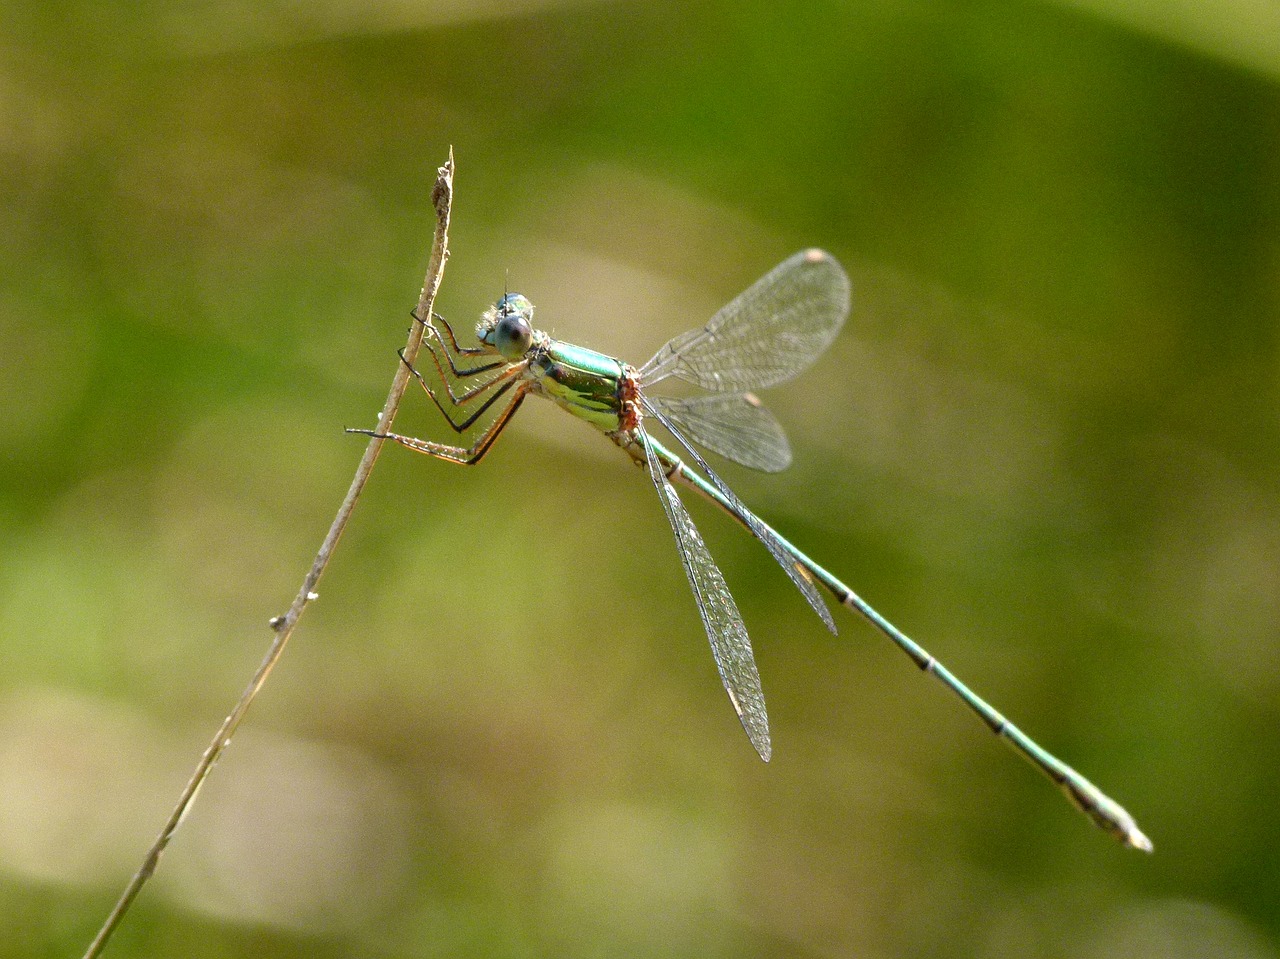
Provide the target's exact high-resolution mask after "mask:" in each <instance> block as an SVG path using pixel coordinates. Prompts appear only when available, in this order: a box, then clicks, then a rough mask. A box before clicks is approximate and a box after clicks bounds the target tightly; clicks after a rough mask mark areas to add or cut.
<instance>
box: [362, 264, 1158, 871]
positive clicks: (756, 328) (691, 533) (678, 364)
mask: <svg viewBox="0 0 1280 959" xmlns="http://www.w3.org/2000/svg"><path fill="white" fill-rule="evenodd" d="M848 313H849V278H848V276H847V275H846V274H845V271H844V269H843V268H842V267H841V266H840V264H839V263H838V262H837V261H836V260H835V258H834V257H832V256H831V255H830V254H829V253H826V252H824V251H822V250H816V249H810V250H803V251H801V252H799V253H797V254H795V255H794V256H792V257H790V258H789V259H787V260H786V261H784V262H783V263H781V264H779V265H778V266H777V267H775V268H774V269H773V270H772V271H771V272H769V273H767V274H766V275H765V276H763V277H762V278H761V279H759V280H757V281H756V283H755V284H753V285H752V286H751V287H750V288H749V289H748V290H746V292H744V293H742V294H741V295H740V296H738V297H737V298H736V299H735V300H733V301H732V302H731V303H729V304H728V305H727V306H725V307H724V308H723V309H721V310H720V311H719V312H718V313H716V315H715V316H713V317H712V318H711V320H710V321H709V322H708V323H707V324H706V325H705V326H703V327H700V328H698V329H694V330H690V331H689V332H687V333H684V334H681V335H680V336H677V337H676V338H675V339H673V340H671V341H670V342H668V343H667V344H666V345H665V346H663V347H662V349H660V350H658V352H657V353H656V354H654V356H653V358H652V359H650V360H649V362H647V363H645V364H644V365H643V366H641V367H640V368H638V369H637V368H636V367H633V366H630V365H628V364H626V363H623V362H622V361H621V360H617V359H614V358H613V357H611V356H606V355H605V354H603V353H597V352H596V351H594V350H589V349H584V348H583V347H580V346H574V345H572V344H570V343H564V342H561V341H559V340H555V339H553V338H552V337H551V336H549V335H548V334H547V333H544V332H542V331H541V330H537V329H535V328H534V326H533V304H531V303H530V302H529V300H528V299H526V298H525V297H524V296H521V295H520V294H519V293H508V294H506V295H504V296H503V297H502V299H500V300H499V301H498V302H497V303H496V304H495V305H494V306H493V307H492V308H491V309H489V310H488V311H486V312H485V314H484V316H483V317H482V319H481V321H480V323H479V325H478V326H477V327H476V337H477V339H478V340H479V343H480V345H479V346H475V347H467V346H462V345H460V344H459V343H458V340H457V338H456V336H455V335H454V332H453V328H452V327H451V326H450V325H449V324H448V323H447V322H446V321H445V320H444V318H443V317H440V316H438V315H437V316H433V317H432V319H431V320H427V321H424V327H425V330H424V340H423V347H424V349H425V351H426V352H427V355H428V356H429V357H430V360H431V363H432V365H433V366H434V367H435V370H436V373H437V374H438V380H436V382H435V383H432V382H429V381H428V380H427V378H425V377H424V376H423V375H422V374H421V373H420V372H419V371H418V370H417V369H414V368H413V367H412V366H411V367H410V370H411V372H412V373H413V375H414V376H415V377H416V378H417V381H418V382H419V383H420V384H421V386H422V388H423V389H424V390H425V391H426V393H427V395H428V396H429V397H431V399H432V400H433V401H434V402H435V405H436V406H437V407H438V408H439V410H440V412H441V413H442V414H443V415H444V418H445V420H446V421H447V422H448V424H449V426H450V427H451V428H452V429H453V430H454V432H456V433H457V434H459V436H462V435H463V434H465V433H468V431H470V430H472V428H473V427H475V425H476V424H477V423H478V422H479V421H480V420H481V418H482V417H485V416H486V414H490V411H491V410H495V408H496V412H495V413H492V414H490V415H491V417H492V418H491V419H489V420H488V422H487V425H485V426H484V427H483V428H482V429H481V431H480V433H479V434H478V435H477V436H476V437H475V441H474V442H473V443H472V444H471V445H470V446H467V447H463V446H452V445H448V444H444V443H436V442H431V441H429V440H421V439H415V438H414V437H411V436H401V435H399V434H397V433H380V432H377V431H375V430H351V432H355V433H364V434H366V435H369V436H376V437H379V438H382V439H389V440H394V441H395V442H397V443H399V444H401V445H402V446H405V447H408V448H409V449H411V450H415V451H416V452H419V453H426V454H428V455H430V456H435V457H437V458H439V459H442V460H447V461H448V462H450V463H459V464H462V465H465V466H470V465H473V464H475V463H478V462H480V460H481V459H483V458H484V455H485V454H486V453H487V452H488V451H489V450H490V448H491V447H492V446H493V444H494V441H495V440H497V438H498V436H499V435H500V434H501V433H502V431H503V429H505V428H506V426H507V424H508V423H510V421H511V417H512V416H514V415H515V413H516V411H517V410H518V409H519V408H520V404H521V403H523V402H524V400H525V397H527V396H530V395H534V396H541V397H544V398H546V399H549V400H551V401H552V402H554V403H556V404H557V405H558V406H560V407H562V408H564V409H565V410H567V411H568V412H570V413H572V414H573V415H574V416H577V417H579V418H580V419H583V420H586V421H587V422H588V423H590V424H591V425H592V426H594V427H596V428H597V429H599V430H600V431H601V432H603V433H604V434H605V435H606V436H607V437H609V439H611V440H612V441H613V442H614V443H616V444H617V445H618V446H619V447H621V448H622V449H623V450H624V451H626V452H627V453H628V454H629V455H630V456H631V457H632V459H633V460H635V462H636V463H637V464H638V465H641V466H643V467H644V468H645V469H646V470H647V471H648V474H649V477H650V479H652V481H653V485H654V487H655V488H656V489H657V491H658V496H659V498H660V499H661V501H662V506H663V509H664V510H665V512H666V514H667V519H668V520H669V521H670V523H671V529H672V530H673V532H674V533H675V539H676V548H677V551H678V552H679V555H680V561H681V563H682V564H683V565H684V570H685V573H686V575H687V576H688V578H689V585H690V586H691V587H692V589H693V595H694V598H695V599H696V601H697V606H698V612H699V613H700V614H701V616H702V623H703V626H704V627H705V628H706V631H707V637H708V639H710V641H711V651H712V653H713V655H714V656H715V660H716V666H717V667H718V668H719V670H720V678H721V679H722V680H723V682H724V688H725V690H726V691H727V692H728V694H729V699H730V701H731V702H732V703H733V708H734V710H735V712H736V713H737V714H738V718H739V719H740V720H741V722H742V726H743V728H744V729H745V730H746V732H747V736H748V737H749V738H750V740H751V743H752V745H754V746H755V748H756V751H757V752H759V754H760V757H761V758H762V759H764V760H765V761H768V759H769V756H770V752H771V745H770V741H769V720H768V716H767V714H766V713H765V705H764V695H763V693H762V692H761V689H760V675H759V673H758V672H757V670H756V663H755V657H754V655H753V654H752V651H751V641H750V640H749V639H748V638H747V631H746V628H745V627H744V626H743V623H742V617H741V616H740V615H739V613H738V608H737V605H736V604H735V603H734V601H733V596H732V595H731V594H730V592H729V588H728V586H727V585H726V584H725V581H724V576H723V575H722V574H721V572H720V570H719V569H718V568H717V567H716V564H715V561H714V560H713V559H712V558H711V554H710V552H708V550H707V547H706V545H705V544H704V543H703V541H702V537H701V535H699V533H698V530H697V528H696V527H695V526H694V524H693V520H692V518H691V517H690V516H689V513H688V512H687V511H686V510H685V507H684V504H683V503H681V502H680V498H679V496H678V495H677V494H676V490H675V487H674V486H673V485H672V481H673V480H674V481H676V482H678V483H681V484H683V485H685V486H687V487H689V488H691V489H693V490H694V491H696V492H697V493H699V494H701V495H702V496H704V497H706V498H707V499H708V500H710V501H711V502H712V503H714V504H715V505H717V506H719V507H720V508H721V509H722V510H724V511H725V512H726V513H728V514H729V515H730V516H731V517H733V518H734V519H735V520H737V521H738V522H740V523H741V524H742V525H743V526H745V527H746V528H747V529H748V530H749V531H750V532H751V533H752V535H754V536H755V537H756V539H758V540H760V542H761V543H763V544H764V546H765V547H766V548H767V549H768V550H769V552H770V554H771V555H772V556H773V558H774V559H775V560H777V562H778V564H779V565H780V566H782V568H783V570H784V571H785V572H786V574H787V575H788V576H789V577H790V578H791V581H792V582H793V583H794V584H795V585H796V587H797V588H798V589H799V590H800V592H801V594H803V596H804V598H805V599H806V600H807V601H808V603H809V605H810V606H812V607H813V609H814V611H815V612H816V613H817V614H818V616H820V617H821V618H822V621H823V622H824V623H825V624H826V626H827V628H828V629H830V630H831V632H833V633H834V632H835V631H836V626H835V622H834V621H833V620H832V618H831V613H830V611H829V610H828V609H827V606H826V603H825V602H824V601H823V599H822V596H821V595H820V594H819V592H818V590H817V588H816V586H815V582H816V583H820V584H821V585H822V586H823V587H825V588H826V589H827V590H829V591H830V592H831V594H832V595H833V596H834V597H835V598H836V600H837V601H839V602H840V603H841V604H842V605H844V606H848V607H849V608H851V609H853V610H856V611H857V612H859V613H861V614H862V615H863V616H864V617H866V618H867V619H868V620H869V621H870V622H871V623H872V625H874V626H875V627H876V628H877V629H879V630H880V631H881V632H882V633H884V634H885V635H886V636H888V637H889V639H891V640H893V642H894V643H896V644H897V645H898V647H899V648H901V649H902V651H903V652H905V653H906V654H907V655H908V656H910V657H911V659H912V661H913V662H914V663H915V664H916V665H917V666H918V667H920V669H922V670H924V671H925V672H926V673H930V674H932V675H933V676H935V677H937V678H938V679H939V680H940V681H941V682H942V683H943V685H945V686H946V687H947V688H948V689H950V690H951V691H952V692H953V693H955V694H956V695H957V696H959V697H960V699H961V700H963V701H964V703H965V704H966V705H967V706H968V707H969V708H970V709H971V710H973V711H974V712H975V713H977V714H978V716H979V717H980V718H981V719H982V720H983V722H985V723H986V724H987V726H989V727H990V728H991V730H992V732H994V733H995V734H996V735H998V736H1000V737H1001V738H1003V739H1005V740H1006V741H1007V742H1008V743H1010V745H1011V746H1012V747H1013V748H1014V749H1015V750H1017V751H1018V752H1019V753H1021V754H1022V755H1023V756H1024V757H1025V758H1026V759H1028V760H1030V761H1031V763H1032V764H1033V765H1035V767H1036V768H1037V769H1039V770H1040V771H1041V772H1043V773H1044V774H1045V775H1046V776H1048V777H1049V779H1050V780H1052V781H1053V782H1054V783H1056V784H1057V786H1058V787H1059V788H1060V789H1061V790H1062V791H1063V793H1065V794H1066V796H1067V798H1068V799H1069V800H1071V802H1072V803H1073V804H1075V805H1076V806H1077V807H1078V808H1079V809H1080V810H1082V811H1083V812H1084V813H1085V814H1086V815H1088V816H1089V817H1090V818H1091V819H1092V820H1093V821H1094V822H1095V823H1097V825H1099V826H1100V827H1102V828H1103V829H1104V830H1106V831H1107V832H1109V833H1110V834H1111V835H1113V836H1115V837H1116V838H1117V839H1119V840H1120V841H1121V842H1123V843H1125V844H1126V845H1129V846H1133V847H1134V848H1136V849H1141V850H1144V851H1146V852H1150V851H1151V848H1152V846H1151V841H1150V840H1149V839H1147V837H1146V836H1145V835H1143V833H1142V831H1141V830H1140V829H1139V828H1138V825H1137V823H1135V822H1134V820H1133V817H1132V816H1130V815H1129V814H1128V813H1127V812H1125V810H1124V809H1123V808H1122V807H1121V806H1120V805H1119V804H1118V803H1116V802H1115V801H1113V800H1112V799H1110V798H1108V797H1107V796H1106V795H1104V794H1103V793H1102V791H1101V790H1100V789H1098V788H1097V787H1096V786H1094V785H1093V783H1091V782H1089V780H1087V779H1085V778H1084V777H1083V776H1081V775H1080V774H1079V773H1077V772H1076V771H1075V770H1074V769H1072V768H1071V767H1070V766H1068V765H1066V764H1065V763H1063V762H1062V761H1061V760H1059V759H1058V758H1056V757H1055V756H1053V755H1052V754H1050V753H1049V752H1047V751H1046V750H1044V749H1043V748H1041V747H1040V746H1039V745H1038V744H1037V743H1036V742H1035V741H1034V740H1032V739H1031V738H1030V737H1028V736H1027V735H1026V734H1025V733H1023V732H1022V731H1021V730H1019V729H1018V728H1017V727H1016V726H1014V725H1013V724H1012V723H1010V722H1009V721H1008V720H1007V719H1005V718H1004V716H1002V715H1001V714H1000V713H999V712H997V711H996V710H995V709H994V708H993V707H991V706H990V705H989V704H988V703H986V702H985V701H984V700H983V699H981V698H980V697H979V696H978V695H977V694H976V693H974V692H973V691H972V690H970V689H969V688H968V687H967V686H965V685H964V684H963V683H962V682H960V680H958V679H957V678H956V677H955V676H953V675H952V674H951V672H950V671H949V670H947V668H946V667H944V666H943V665H942V664H941V663H940V662H938V661H937V660H936V659H934V657H933V656H931V655H930V654H929V653H928V652H927V651H925V650H924V649H923V648H922V647H920V646H919V645H918V644H916V643H915V642H914V641H912V640H911V639H910V638H909V637H907V636H906V635H905V634H904V633H902V632H901V631H900V630H899V629H898V628H897V627H895V626H894V625H893V624H892V623H890V622H889V621H888V620H886V619H885V618H884V617H883V616H881V615H880V614H879V613H877V612H876V611H875V610H874V609H872V608H871V606H869V605H868V604H867V603H866V602H865V601H864V600H863V599H862V598H861V597H859V596H858V595H857V594H856V593H854V591H853V590H852V589H850V588H849V587H848V586H846V585H845V584H844V583H842V582H841V581H840V580H838V579H837V578H836V577H835V576H833V575H832V574H831V573H829V572H828V571H827V570H825V569H824V568H823V567H821V566H819V565H818V564H817V563H816V562H814V561H813V560H812V559H810V558H809V557H808V556H806V555H805V554H804V553H802V552H801V551H800V550H799V549H798V548H796V547H795V546H793V545H792V544H791V543H789V542H788V541H787V540H786V539H784V538H783V537H782V536H781V535H779V534H778V533H777V532H775V531H774V530H773V529H772V528H771V527H770V526H768V525H767V524H766V523H765V522H764V521H763V520H761V519H760V518H759V517H757V516H756V515H755V513H753V512H752V511H751V510H749V509H748V508H747V507H746V506H745V505H744V504H743V503H742V501H741V500H740V499H738V497H737V496H736V495H735V494H734V493H733V491H732V490H731V489H729V487H728V486H727V485H726V484H725V483H724V481H723V480H721V479H720V477H719V476H718V475H717V474H716V472H715V471H714V470H712V469H711V467H710V466H708V465H707V462H706V460H705V459H703V457H702V455H701V454H700V453H699V452H698V451H697V449H696V448H695V444H697V445H701V446H703V447H705V448H707V449H709V450H712V451H714V452H716V453H719V454H720V455H722V456H724V457H726V458H728V459H730V460H733V461H735V462H737V463H741V464H742V465H743V466H748V467H751V468H753V469H757V470H763V471H766V472H777V471H779V470H782V469H785V468H786V467H787V466H788V465H789V464H790V462H791V449H790V446H789V444H788V443H787V437H786V434H785V433H784V432H783V429H782V427H781V425H779V423H778V421H777V420H776V419H775V418H774V417H773V415H772V414H770V413H769V411H768V410H766V409H765V408H764V406H763V405H762V404H761V403H760V401H759V400H758V399H757V398H756V397H755V395H754V394H753V393H752V392H750V391H752V390H758V389H763V388H765V387H768V386H773V385H775V384H777V383H782V382H784V381H786V380H789V379H791V378H792V377H793V376H795V375H796V374H797V373H799V372H801V371H802V370H804V369H805V368H806V367H808V366H809V365H811V364H812V363H813V362H814V361H815V360H816V359H817V358H818V357H819V356H820V355H821V354H822V353H823V352H824V351H825V350H826V349H827V347H828V346H829V345H830V344H831V342H832V340H834V339H835V337H836V334H837V333H839V331H840V328H841V326H843V325H844V321H845V318H846V316H847V315H848ZM437 324H439V325H437ZM402 358H403V357H402ZM668 377H675V378H677V379H680V380H683V381H685V382H687V383H691V384H693V385H695V386H698V387H701V388H702V389H703V390H706V391H707V392H705V393H702V394H699V395H696V396H693V397H687V398H677V397H668V396H656V395H652V394H651V393H650V392H649V389H650V388H651V387H653V386H655V385H656V384H658V383H660V382H662V381H663V380H665V379H667V378H668ZM650 422H656V423H659V424H661V425H662V427H663V428H664V429H665V430H666V431H667V432H668V433H669V434H670V435H671V436H673V437H674V438H675V440H676V442H677V443H679V445H680V446H681V447H683V448H684V449H685V450H686V451H687V452H688V454H689V457H690V459H691V460H692V462H693V463H694V464H695V466H690V465H688V464H687V463H685V462H684V461H683V460H682V459H681V458H680V457H679V456H677V455H676V454H675V453H673V452H672V451H671V450H669V449H668V448H667V447H665V446H663V445H662V444H661V443H660V442H658V440H656V439H654V438H653V436H652V435H650V433H649V429H648V426H649V423H650ZM695 467H696V468H695Z"/></svg>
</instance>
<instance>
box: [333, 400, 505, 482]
mask: <svg viewBox="0 0 1280 959" xmlns="http://www.w3.org/2000/svg"><path fill="white" fill-rule="evenodd" d="M515 385H516V381H515V380H508V381H507V383H506V385H504V386H503V387H502V388H501V389H500V390H498V392H497V393H495V394H494V395H493V396H492V397H491V398H490V399H489V400H488V401H487V402H486V403H485V406H486V407H488V406H490V405H492V403H493V402H494V401H495V400H496V399H497V398H498V397H499V396H502V395H503V394H504V393H506V392H507V391H508V390H509V389H511V387H512V386H515ZM526 395H528V387H527V386H525V385H521V386H518V387H517V389H516V395H515V396H514V397H513V398H512V399H511V402H510V403H508V404H507V405H506V406H505V407H503V409H502V412H501V413H499V414H498V416H497V418H496V419H494V421H493V422H492V423H490V424H489V426H488V427H486V428H485V431H484V432H483V433H481V434H480V435H479V436H478V437H476V441H475V442H474V443H473V444H471V446H470V447H462V446H450V445H448V444H447V443H433V442H431V441H430V440H420V439H417V438H415V437H412V436H401V435H400V434H399V433H379V432H377V431H376V430H360V429H348V430H347V432H348V433H361V434H363V435H365V436H376V437H377V438H378V439H384V440H394V441H395V442H397V443H399V444H400V445H401V446H403V447H405V448H406V449H411V450H413V451H414V452H415V453H425V454H427V455H428V456H434V457H436V459H442V460H444V461H445V462H446V463H457V464H458V465H459V466H474V465H475V464H476V463H479V462H480V461H481V460H482V459H484V456H485V454H486V453H488V452H489V448H490V447H491V446H493V444H494V441H495V440H497V438H498V436H499V434H501V433H502V431H503V430H504V429H505V428H506V426H507V423H508V422H510V420H511V417H512V416H514V415H515V412H516V410H518V409H519V408H520V404H521V403H523V402H524V398H525V396H526ZM482 412H483V411H482Z"/></svg>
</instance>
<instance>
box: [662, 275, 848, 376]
mask: <svg viewBox="0 0 1280 959" xmlns="http://www.w3.org/2000/svg"><path fill="white" fill-rule="evenodd" d="M848 314H849V277H848V276H847V275H846V274H845V272H844V268H843V267H841V266H840V264H839V263H837V262H836V259H835V257H833V256H832V255H831V254H830V253H827V252H824V251H823V250H802V251H801V252H799V253H797V254H795V255H794V256H792V257H791V258H790V259H788V260H785V261H783V262H782V263H781V264H779V265H778V266H776V267H774V268H773V270H771V271H770V272H769V273H766V274H765V275H764V276H763V277H761V278H760V279H759V280H757V281H756V282H755V283H754V284H753V285H752V286H751V287H750V288H748V289H747V290H746V292H744V293H742V294H741V295H739V296H738V298H737V299H735V300H734V301H733V302H731V303H729V304H728V305H727V306H725V307H724V308H723V309H721V310H720V312H718V313H717V314H716V315H715V316H713V317H712V318H711V320H710V322H708V323H707V325H706V326H704V327H702V328H701V329H698V330H690V331H689V332H687V333H682V334H681V335H680V336H677V337H676V338H675V339H673V340H671V341H670V342H668V343H667V345H666V346H664V347H663V348H662V349H660V350H658V352H657V353H655V354H654V356H653V358H652V359H651V360H649V362H648V363H646V364H645V365H644V366H643V367H642V368H641V369H640V379H641V382H642V383H643V384H644V385H646V386H650V385H652V384H654V383H657V382H659V381H661V380H664V379H666V378H667V377H668V376H676V377H679V378H680V379H682V380H685V381H687V382H690V383H696V384H697V385H698V386H701V387H702V388H703V389H707V390H712V391H714V392H717V393H721V392H743V391H746V390H755V389H763V388H764V387H766V386H772V385H773V384H775V383H781V382H783V381H784V380H789V379H791V377H793V376H795V375H796V374H797V373H799V372H800V371H801V370H803V369H805V368H806V367H807V366H809V364H811V363H812V362H813V361H814V360H816V359H817V358H818V356H820V355H821V354H822V351H823V350H825V349H826V348H827V347H828V346H829V345H830V344H831V341H832V340H833V339H835V336H836V334H837V333H838V332H840V327H841V326H843V325H844V321H845V317H846V316H848Z"/></svg>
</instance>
